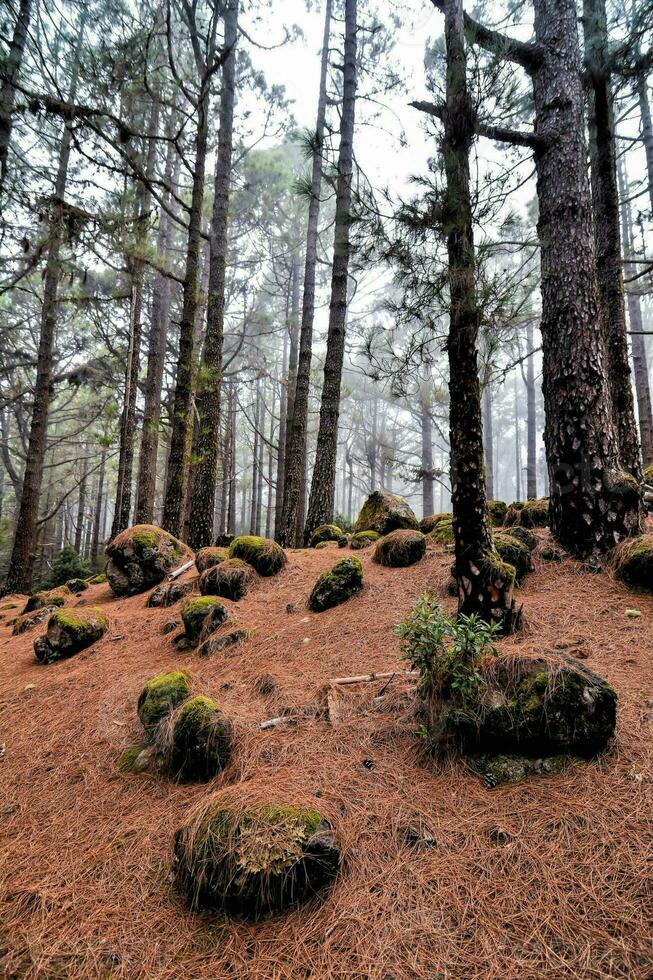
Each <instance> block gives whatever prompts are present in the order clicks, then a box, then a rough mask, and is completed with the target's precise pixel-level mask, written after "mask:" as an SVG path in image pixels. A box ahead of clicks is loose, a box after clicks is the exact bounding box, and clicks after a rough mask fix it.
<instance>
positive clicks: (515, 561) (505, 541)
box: [493, 532, 533, 585]
mask: <svg viewBox="0 0 653 980" xmlns="http://www.w3.org/2000/svg"><path fill="white" fill-rule="evenodd" d="M493 540H494V547H495V548H496V550H497V553H498V554H499V557H500V558H501V560H502V561H504V562H508V564H509V565H512V566H513V568H514V569H515V582H516V583H517V585H519V584H520V583H521V582H522V581H523V580H524V576H525V575H527V574H528V573H529V572H532V571H533V561H532V559H531V553H530V550H529V548H528V547H527V545H525V544H524V543H523V542H521V541H519V540H518V539H517V538H515V537H513V536H512V535H511V534H508V533H507V532H504V533H499V534H495V535H494V538H493Z"/></svg>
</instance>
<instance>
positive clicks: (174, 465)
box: [161, 75, 210, 536]
mask: <svg viewBox="0 0 653 980" xmlns="http://www.w3.org/2000/svg"><path fill="white" fill-rule="evenodd" d="M209 100H210V77H209V76H208V75H205V77H204V79H203V81H202V89H201V92H200V97H199V100H198V106H197V133H196V137H195V168H194V170H193V180H192V194H191V204H190V213H189V221H188V242H187V246H186V271H185V274H184V296H183V303H182V312H181V323H180V330H179V357H178V360H177V375H176V382H175V396H174V403H173V409H172V432H171V435H170V452H169V455H168V473H167V481H166V493H165V500H164V503H163V517H162V521H161V523H162V526H163V527H164V528H165V530H166V531H169V532H170V533H171V534H174V535H176V536H179V534H180V533H181V530H182V523H183V516H184V489H185V483H186V478H187V474H188V450H189V439H190V432H189V428H190V410H191V402H192V394H193V390H192V389H193V364H194V349H195V314H196V311H197V305H198V278H199V268H200V245H201V228H202V203H203V200H204V171H205V168H206V154H207V141H208V116H209Z"/></svg>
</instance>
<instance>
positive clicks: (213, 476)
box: [189, 0, 238, 549]
mask: <svg viewBox="0 0 653 980" xmlns="http://www.w3.org/2000/svg"><path fill="white" fill-rule="evenodd" d="M224 34H225V47H226V48H227V50H228V52H229V54H228V56H227V58H226V60H225V61H224V64H223V68H222V87H221V90H220V131H219V134H218V153H217V158H216V165H215V182H214V200H213V215H212V219H211V236H210V257H209V299H208V306H207V322H206V341H205V344H204V352H203V356H202V366H201V369H200V375H199V388H198V393H197V397H196V400H195V406H196V409H197V418H198V427H197V439H196V443H195V447H194V452H193V457H194V459H195V460H196V462H195V464H194V466H193V506H192V508H191V512H190V526H189V543H190V545H191V547H192V548H195V549H198V548H202V547H204V546H206V545H209V544H211V542H212V541H213V508H214V499H215V488H216V480H217V469H218V453H219V445H220V389H221V385H222V347H223V340H224V310H225V279H226V268H227V246H228V224H229V193H230V185H231V160H232V155H233V117H234V103H235V96H236V52H235V46H236V41H237V38H238V0H229V2H228V3H227V4H226V6H225V10H224Z"/></svg>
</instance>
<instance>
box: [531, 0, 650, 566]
mask: <svg viewBox="0 0 653 980" xmlns="http://www.w3.org/2000/svg"><path fill="white" fill-rule="evenodd" d="M535 33H536V38H537V41H538V45H539V50H540V52H541V54H540V60H539V63H538V65H537V67H536V68H535V69H534V70H533V74H532V78H533V93H534V101H535V114H536V123H535V128H536V135H537V136H538V138H539V140H540V141H541V145H542V149H541V150H539V151H538V152H537V153H536V167H537V190H538V199H539V219H538V235H539V240H540V245H541V264H542V349H543V391H544V400H545V409H546V426H545V443H546V449H547V462H548V469H549V483H550V523H551V530H552V532H553V534H554V536H555V537H556V538H557V539H558V540H559V541H560V542H561V544H563V545H564V546H565V547H566V548H568V549H569V550H570V551H571V552H572V553H573V554H575V555H577V556H578V557H587V556H590V555H597V556H602V555H605V554H606V553H607V552H608V551H610V550H611V549H612V548H613V547H614V545H615V544H616V543H617V542H618V541H619V540H620V539H621V538H622V537H624V536H626V535H628V534H633V533H636V532H638V531H639V528H640V522H641V505H640V500H639V493H638V489H637V486H636V485H635V481H634V480H633V479H632V478H629V477H627V475H626V474H624V473H623V472H622V471H621V469H620V466H619V451H618V442H617V438H616V434H615V430H614V426H613V421H612V404H611V398H610V390H609V386H608V380H607V376H606V369H605V349H604V344H603V343H602V337H601V334H600V333H599V332H598V331H597V329H596V325H597V323H598V322H599V303H598V290H597V284H596V269H595V262H594V240H593V229H592V209H591V197H590V189H589V183H588V179H587V166H586V159H587V154H586V147H585V139H584V123H583V91H582V82H581V65H580V57H579V49H578V32H577V24H576V8H575V4H574V2H573V0H535Z"/></svg>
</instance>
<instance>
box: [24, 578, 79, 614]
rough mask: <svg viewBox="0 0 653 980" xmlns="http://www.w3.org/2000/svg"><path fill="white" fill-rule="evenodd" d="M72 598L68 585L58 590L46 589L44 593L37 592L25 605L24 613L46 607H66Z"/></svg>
mask: <svg viewBox="0 0 653 980" xmlns="http://www.w3.org/2000/svg"><path fill="white" fill-rule="evenodd" d="M71 598H72V592H71V591H70V589H69V588H68V586H67V585H60V586H59V587H58V588H56V589H46V590H44V591H43V592H35V593H34V595H31V596H30V597H29V599H28V600H27V602H26V604H25V608H24V609H23V613H28V612H34V610H35V609H43V608H44V607H45V606H49V607H52V606H65V605H66V603H67V602H68V600H69V599H71Z"/></svg>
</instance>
